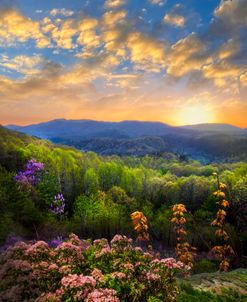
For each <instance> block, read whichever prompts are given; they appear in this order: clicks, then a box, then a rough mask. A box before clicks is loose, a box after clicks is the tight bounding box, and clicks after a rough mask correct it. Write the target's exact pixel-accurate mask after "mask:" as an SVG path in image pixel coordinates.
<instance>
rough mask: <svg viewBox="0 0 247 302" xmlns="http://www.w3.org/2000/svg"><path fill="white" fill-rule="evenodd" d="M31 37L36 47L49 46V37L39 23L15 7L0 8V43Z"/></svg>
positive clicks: (23, 40)
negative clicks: (44, 33)
mask: <svg viewBox="0 0 247 302" xmlns="http://www.w3.org/2000/svg"><path fill="white" fill-rule="evenodd" d="M30 39H33V40H35V42H36V45H37V47H38V48H43V47H47V46H49V43H50V42H49V39H47V37H45V36H44V35H43V33H42V32H41V30H40V24H39V22H37V21H33V20H31V19H30V18H27V17H25V16H23V15H22V14H21V13H20V12H19V11H17V10H15V9H0V44H2V45H6V44H7V45H12V44H15V43H16V42H20V43H25V42H27V41H28V40H30Z"/></svg>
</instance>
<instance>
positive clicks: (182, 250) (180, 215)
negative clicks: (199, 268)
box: [171, 203, 196, 269]
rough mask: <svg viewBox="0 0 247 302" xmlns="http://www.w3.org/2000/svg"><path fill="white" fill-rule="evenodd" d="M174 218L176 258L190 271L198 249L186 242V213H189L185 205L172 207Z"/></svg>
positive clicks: (172, 220)
mask: <svg viewBox="0 0 247 302" xmlns="http://www.w3.org/2000/svg"><path fill="white" fill-rule="evenodd" d="M172 211H173V213H172V214H173V217H172V219H171V222H172V223H174V225H175V227H174V230H175V233H176V239H177V245H176V256H177V258H178V259H179V260H180V261H182V262H183V263H184V264H185V265H187V266H188V268H189V269H191V268H192V267H193V262H194V258H195V256H196V253H195V251H196V249H195V248H194V247H192V246H191V245H190V244H189V243H188V242H187V240H186V237H185V236H186V235H187V231H186V230H185V223H186V218H185V213H186V212H187V210H186V208H185V206H184V205H183V204H181V203H180V204H175V205H174V206H173V207H172Z"/></svg>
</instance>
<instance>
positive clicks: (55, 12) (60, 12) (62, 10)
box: [50, 8, 74, 17]
mask: <svg viewBox="0 0 247 302" xmlns="http://www.w3.org/2000/svg"><path fill="white" fill-rule="evenodd" d="M50 15H51V16H53V17H55V16H57V15H61V16H65V17H71V16H73V15H74V12H73V11H72V10H69V9H66V8H53V9H52V10H51V11H50Z"/></svg>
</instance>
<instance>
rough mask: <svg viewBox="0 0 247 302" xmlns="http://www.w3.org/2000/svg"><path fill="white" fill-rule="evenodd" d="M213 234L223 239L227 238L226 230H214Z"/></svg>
mask: <svg viewBox="0 0 247 302" xmlns="http://www.w3.org/2000/svg"><path fill="white" fill-rule="evenodd" d="M215 235H216V236H218V237H221V238H223V239H224V240H225V241H226V240H228V239H229V236H228V234H227V232H226V231H224V230H222V229H219V230H216V231H215Z"/></svg>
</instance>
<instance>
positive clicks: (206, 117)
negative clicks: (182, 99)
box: [177, 105, 214, 125]
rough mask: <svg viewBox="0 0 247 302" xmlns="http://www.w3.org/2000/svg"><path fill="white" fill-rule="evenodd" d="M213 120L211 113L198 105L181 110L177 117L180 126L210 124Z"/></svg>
mask: <svg viewBox="0 0 247 302" xmlns="http://www.w3.org/2000/svg"><path fill="white" fill-rule="evenodd" d="M213 120H214V117H213V114H212V112H211V111H209V110H208V109H205V108H203V107H202V106H198V105H194V106H190V107H185V108H182V109H181V111H180V112H178V116H177V122H178V123H179V124H180V125H195V124H204V123H212V122H213Z"/></svg>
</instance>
